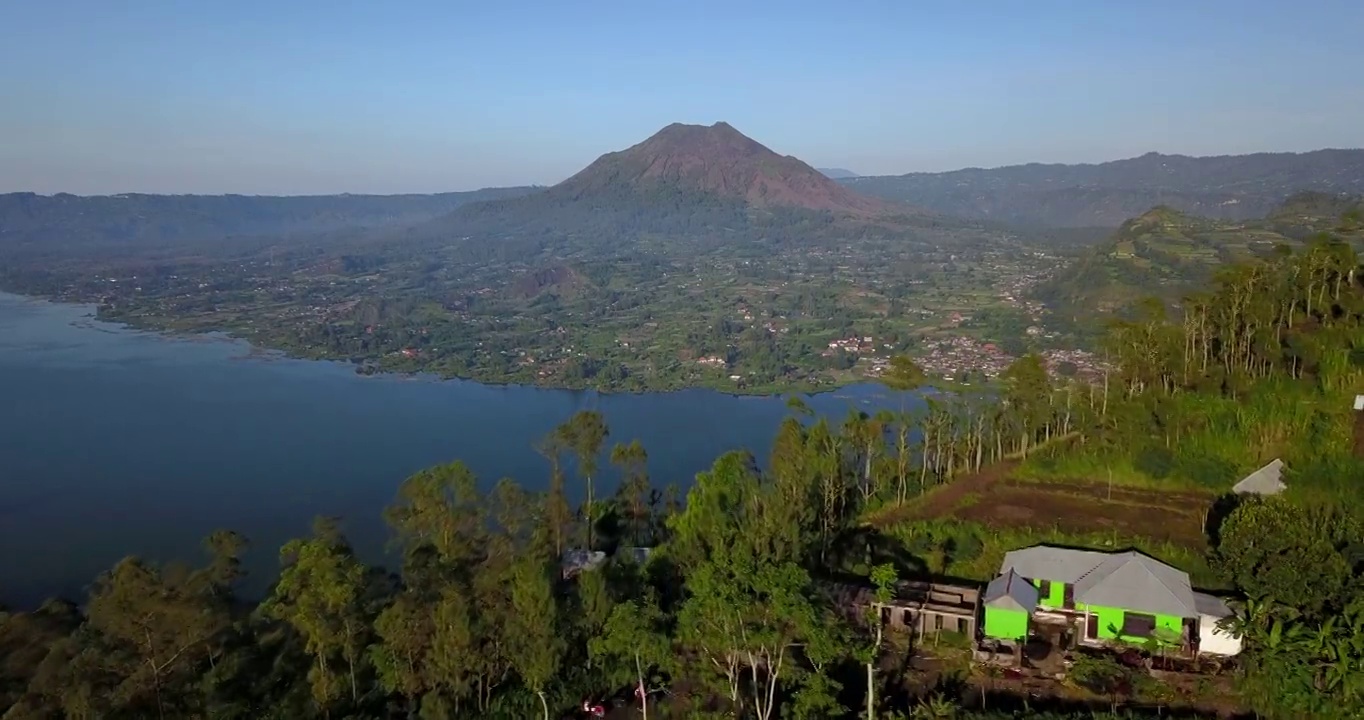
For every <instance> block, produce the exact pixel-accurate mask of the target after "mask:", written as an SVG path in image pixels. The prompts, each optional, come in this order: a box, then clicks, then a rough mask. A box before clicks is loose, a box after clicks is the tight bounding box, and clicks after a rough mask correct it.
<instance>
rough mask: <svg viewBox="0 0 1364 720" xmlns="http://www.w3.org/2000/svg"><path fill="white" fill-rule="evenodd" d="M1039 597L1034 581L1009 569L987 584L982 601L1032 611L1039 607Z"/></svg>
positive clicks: (1006, 607) (998, 606) (994, 605)
mask: <svg viewBox="0 0 1364 720" xmlns="http://www.w3.org/2000/svg"><path fill="white" fill-rule="evenodd" d="M1037 597H1038V596H1037V588H1035V587H1033V584H1032V583H1030V582H1028V581H1027V580H1025V579H1023V577H1022V576H1020V575H1019V574H1018V573H1016V572H1014V571H1013V570H1009V571H1007V572H1005V573H1004V574H1003V575H1000V576H999V577H997V578H995V579H994V580H991V581H990V584H989V585H986V586H985V595H984V596H982V597H981V602H983V603H985V604H986V605H989V606H990V607H997V608H1004V609H1006V610H1022V611H1023V612H1026V613H1031V612H1032V611H1033V610H1036V609H1037Z"/></svg>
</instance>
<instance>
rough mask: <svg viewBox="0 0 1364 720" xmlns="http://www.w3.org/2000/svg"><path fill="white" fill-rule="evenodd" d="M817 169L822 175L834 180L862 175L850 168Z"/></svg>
mask: <svg viewBox="0 0 1364 720" xmlns="http://www.w3.org/2000/svg"><path fill="white" fill-rule="evenodd" d="M817 169H818V170H819V171H820V172H821V173H823V174H824V177H827V178H832V179H834V180H847V179H848V178H855V177H862V176H861V175H858V174H857V173H855V172H853V171H851V170H844V169H843V168H817Z"/></svg>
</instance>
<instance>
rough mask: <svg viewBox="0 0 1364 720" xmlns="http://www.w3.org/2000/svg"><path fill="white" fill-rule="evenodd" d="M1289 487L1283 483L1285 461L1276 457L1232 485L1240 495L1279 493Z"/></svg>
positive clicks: (1232, 488) (1233, 490)
mask: <svg viewBox="0 0 1364 720" xmlns="http://www.w3.org/2000/svg"><path fill="white" fill-rule="evenodd" d="M1287 487H1288V486H1287V485H1284V483H1283V461H1282V460H1279V459H1275V460H1274V461H1273V462H1271V463H1269V464H1268V465H1266V466H1264V467H1262V468H1260V469H1259V470H1256V471H1255V472H1253V473H1251V474H1249V475H1247V476H1245V478H1243V479H1242V480H1241V482H1238V483H1236V484H1235V485H1232V486H1231V491H1232V492H1234V493H1237V494H1238V495H1239V494H1246V495H1278V494H1279V493H1281V492H1283V491H1284V489H1285V488H1287Z"/></svg>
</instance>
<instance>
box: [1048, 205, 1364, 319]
mask: <svg viewBox="0 0 1364 720" xmlns="http://www.w3.org/2000/svg"><path fill="white" fill-rule="evenodd" d="M1359 202H1360V201H1359V200H1358V199H1342V198H1340V197H1338V196H1330V195H1324V194H1320V193H1304V194H1301V195H1295V196H1293V197H1292V198H1290V199H1289V200H1288V201H1287V202H1285V203H1284V204H1283V205H1282V206H1281V207H1280V208H1279V209H1278V210H1276V211H1275V212H1273V213H1271V214H1270V215H1269V216H1268V217H1267V218H1265V219H1263V220H1256V221H1225V220H1212V219H1208V218H1202V217H1195V216H1192V215H1188V214H1186V213H1182V212H1179V211H1178V210H1174V209H1171V208H1169V207H1165V206H1161V207H1156V208H1153V209H1151V210H1149V211H1147V212H1146V213H1143V214H1142V215H1140V216H1138V217H1135V218H1132V219H1131V220H1128V221H1127V222H1125V223H1123V225H1122V227H1120V228H1118V230H1117V232H1115V233H1114V234H1113V235H1112V236H1111V237H1110V238H1109V239H1108V240H1106V241H1105V242H1103V243H1100V244H1098V245H1095V246H1093V247H1091V248H1089V249H1087V250H1085V251H1083V252H1082V253H1081V254H1080V256H1079V257H1078V258H1077V259H1076V260H1075V262H1073V263H1071V264H1070V265H1069V266H1067V267H1066V268H1065V269H1063V270H1062V271H1060V272H1059V273H1057V274H1056V275H1055V276H1054V277H1053V278H1052V279H1051V280H1049V281H1048V282H1046V283H1043V284H1041V285H1040V286H1039V287H1038V288H1037V290H1036V296H1037V298H1038V299H1040V300H1042V301H1044V302H1046V303H1047V304H1048V305H1050V306H1051V307H1052V308H1053V309H1055V310H1056V311H1057V312H1059V313H1061V314H1063V315H1066V316H1070V317H1074V318H1076V319H1084V318H1092V317H1094V316H1095V315H1096V314H1097V315H1107V314H1110V313H1113V312H1116V311H1120V310H1122V309H1124V308H1127V307H1130V306H1132V305H1133V304H1134V303H1136V302H1137V301H1138V300H1141V299H1143V298H1147V297H1157V298H1160V299H1161V300H1164V301H1165V302H1166V303H1167V304H1177V303H1179V301H1180V300H1181V298H1183V297H1184V296H1185V295H1187V294H1188V293H1190V292H1193V291H1195V290H1198V289H1200V288H1204V287H1206V286H1207V284H1208V283H1209V282H1210V281H1211V280H1212V279H1213V277H1214V276H1215V275H1216V273H1217V272H1218V270H1219V269H1221V268H1223V267H1225V266H1227V265H1230V264H1234V263H1239V262H1244V261H1247V260H1252V259H1255V258H1261V257H1267V256H1269V255H1271V254H1273V253H1274V252H1275V248H1276V247H1277V246H1288V247H1294V246H1297V245H1299V244H1301V242H1302V241H1303V240H1305V239H1306V238H1307V237H1310V236H1311V235H1313V234H1315V233H1318V232H1322V231H1324V230H1329V229H1331V228H1333V227H1335V225H1336V224H1338V223H1339V220H1340V218H1341V216H1342V215H1344V214H1346V212H1347V211H1348V210H1349V209H1350V208H1351V207H1357V206H1358V205H1359Z"/></svg>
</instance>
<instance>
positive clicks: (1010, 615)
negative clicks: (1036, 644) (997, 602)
mask: <svg viewBox="0 0 1364 720" xmlns="http://www.w3.org/2000/svg"><path fill="white" fill-rule="evenodd" d="M984 632H985V637H992V638H999V639H1000V640H1019V639H1022V638H1025V637H1027V636H1028V614H1027V613H1025V612H1023V611H1022V610H1006V609H1002V608H994V607H989V606H986V608H985V631H984Z"/></svg>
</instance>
